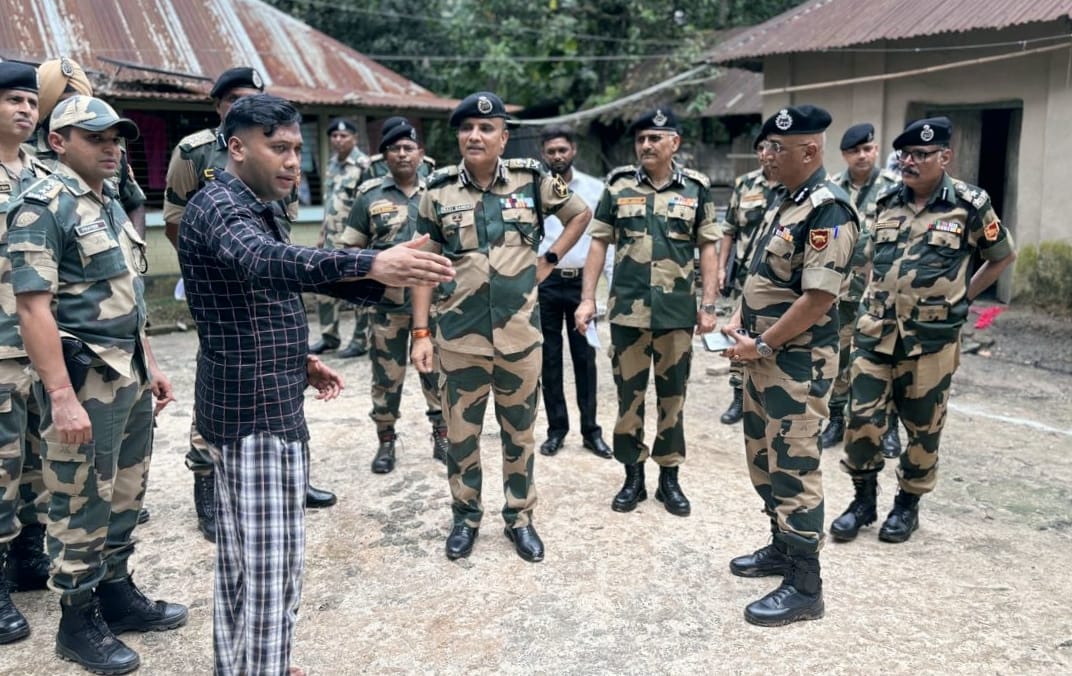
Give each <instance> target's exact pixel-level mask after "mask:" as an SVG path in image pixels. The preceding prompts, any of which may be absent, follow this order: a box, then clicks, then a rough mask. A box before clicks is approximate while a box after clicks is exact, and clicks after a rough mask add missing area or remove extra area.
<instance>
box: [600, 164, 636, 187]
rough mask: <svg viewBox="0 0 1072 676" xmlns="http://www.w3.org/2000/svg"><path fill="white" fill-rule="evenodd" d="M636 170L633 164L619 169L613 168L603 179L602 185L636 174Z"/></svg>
mask: <svg viewBox="0 0 1072 676" xmlns="http://www.w3.org/2000/svg"><path fill="white" fill-rule="evenodd" d="M636 171H637V168H636V165H635V164H624V165H622V166H620V167H615V168H613V169H611V170H610V173H608V174H607V178H606V179H604V181H603V182H604V183H607V184H608V185H609V184H610V183H613V182H614V181H616V180H618V179H619V178H620V177H622V176H626V175H633V174H636Z"/></svg>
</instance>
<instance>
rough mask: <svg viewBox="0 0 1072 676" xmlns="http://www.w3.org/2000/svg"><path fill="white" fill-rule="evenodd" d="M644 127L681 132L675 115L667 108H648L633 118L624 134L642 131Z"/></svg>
mask: <svg viewBox="0 0 1072 676" xmlns="http://www.w3.org/2000/svg"><path fill="white" fill-rule="evenodd" d="M645 129H665V130H667V131H673V132H678V133H680V132H681V128H680V127H678V126H677V116H676V115H674V111H672V110H670V109H669V108H656V109H655V110H649V111H648V112H646V113H644V114H643V115H641V116H640V117H638V118H637V119H635V120H633V123H632V124H630V125H629V128H628V129H626V130H625V134H626V136H633V135H634V134H636V133H637V132H638V131H644V130H645Z"/></svg>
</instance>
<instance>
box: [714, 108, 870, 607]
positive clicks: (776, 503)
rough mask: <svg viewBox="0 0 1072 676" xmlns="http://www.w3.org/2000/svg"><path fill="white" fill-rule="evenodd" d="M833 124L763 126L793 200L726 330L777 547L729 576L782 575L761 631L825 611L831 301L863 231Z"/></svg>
mask: <svg viewBox="0 0 1072 676" xmlns="http://www.w3.org/2000/svg"><path fill="white" fill-rule="evenodd" d="M828 126H830V114H829V113H827V112H826V111H825V110H823V109H821V108H816V107H814V106H810V105H801V106H796V107H791V108H783V109H781V110H780V111H778V113H776V114H775V115H772V116H771V117H770V118H768V119H767V120H766V122H764V124H763V133H764V134H765V135H766V138H767V145H766V148H765V153H766V156H767V161H768V163H769V164H768V166H769V168H770V172H771V177H772V178H773V179H774V180H776V181H778V182H779V183H781V184H782V185H784V186H785V189H786V191H787V192H786V195H785V197H784V198H783V199H782V200H780V202H779V203H778V204H777V205H776V206H775V207H773V208H771V209H770V210H769V211H768V212H767V215H766V217H765V218H764V220H763V224H762V225H761V226H760V231H759V233H758V234H757V236H758V237H760V239H759V240H757V243H756V254H755V256H754V257H753V259H752V266H751V268H750V270H749V275H748V278H747V280H746V281H745V285H744V292H743V293H742V295H741V307H740V309H739V310H738V312H737V313H735V314H734V316H733V318H732V319H731V320H730V322H729V324H728V325H727V326H726V327H724V328H723V332H724V333H725V334H726V335H728V336H731V337H733V338H734V339H736V341H737V342H736V344H735V345H734V346H732V347H730V348H729V349H727V350H726V352H725V355H726V356H727V357H729V358H731V359H736V360H740V361H743V362H744V363H745V383H744V393H745V399H744V441H745V451H746V456H747V463H748V472H749V476H750V477H751V479H752V485H753V486H754V487H755V489H756V492H757V493H759V496H760V497H761V498H762V499H763V508H764V511H765V512H766V513H767V515H768V516H769V517H770V521H771V532H772V533H773V534H774V541H773V543H772V544H770V545H768V546H766V547H763V548H762V549H760V550H758V551H756V552H754V553H752V554H749V555H746V556H739V557H737V558H735V559H733V560H732V561H731V562H730V571H731V572H732V573H733V574H734V575H739V576H742V577H760V576H766V575H782V576H784V577H783V579H782V583H781V585H780V586H779V587H778V588H777V589H775V590H774V591H772V592H771V593H769V594H767V595H766V596H764V597H763V598H761V599H759V600H758V601H755V602H753V603H751V604H749V605H748V607H747V608H745V611H744V616H745V619H746V620H748V621H749V622H751V623H753V624H758V625H761V626H777V625H782V624H788V623H790V622H795V621H797V620H814V619H818V618H820V617H822V616H823V612H824V605H823V591H822V578H821V575H820V567H819V549H820V547H821V546H822V542H823V526H824V524H823V482H822V471H821V469H820V464H819V460H820V451H819V427H820V425H821V423H822V420H823V419H824V418H826V416H827V400H828V399H829V397H830V384H831V382H832V381H833V378H834V376H835V375H837V351H838V316H837V309H836V308H835V307H834V301H835V300H836V299H837V296H838V293H839V291H840V290H841V287H842V284H843V282H844V280H845V276H846V275H847V274H848V269H849V259H850V258H851V256H852V250H853V246H854V245H855V244H856V238H857V236H858V229H859V225H858V218H857V216H856V211H855V210H854V209H853V207H852V203H851V202H850V201H849V196H848V195H847V194H845V192H844V191H843V190H841V189H840V188H838V187H837V186H835V185H832V184H830V183H829V182H828V181H827V180H826V170H825V169H824V168H823V131H825V130H826V128H827V127H828Z"/></svg>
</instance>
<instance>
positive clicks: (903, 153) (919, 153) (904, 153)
mask: <svg viewBox="0 0 1072 676" xmlns="http://www.w3.org/2000/svg"><path fill="white" fill-rule="evenodd" d="M942 150H943V148H936V149H934V150H919V149H918V148H917V149H915V150H898V151H897V159H898V160H899V161H901V162H904V161H905V160H907V159H908V158H909V157H911V158H912V161H913V162H915V163H916V164H919V163H920V162H926V161H927V158H928V157H930V156H931V155H936V154H938V153H940V152H942Z"/></svg>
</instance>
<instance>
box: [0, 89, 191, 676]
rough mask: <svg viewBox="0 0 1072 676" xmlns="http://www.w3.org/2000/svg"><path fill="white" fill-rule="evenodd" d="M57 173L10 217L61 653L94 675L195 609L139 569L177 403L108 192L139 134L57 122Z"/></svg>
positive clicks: (100, 124)
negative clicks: (155, 590) (154, 454)
mask: <svg viewBox="0 0 1072 676" xmlns="http://www.w3.org/2000/svg"><path fill="white" fill-rule="evenodd" d="M50 129H51V132H50V133H49V143H50V144H51V145H52V147H53V149H54V150H55V151H56V153H57V155H58V156H59V157H60V162H61V164H60V165H59V167H58V168H57V170H56V173H55V174H53V175H52V176H50V177H48V178H44V179H42V180H41V181H39V182H38V183H36V184H34V185H33V186H31V187H30V188H28V189H27V190H26V191H25V192H24V193H23V194H22V196H21V197H20V199H19V202H18V203H17V204H15V205H13V207H12V209H11V210H10V211H9V213H8V216H7V225H8V232H7V241H6V244H5V246H4V255H6V256H7V257H8V258H9V259H10V262H11V283H12V287H13V289H14V292H15V294H16V303H17V308H18V314H19V325H20V331H21V334H22V337H23V340H24V342H25V345H26V352H27V354H29V356H30V360H31V362H32V363H33V367H34V369H35V371H36V373H37V375H38V377H39V380H38V381H36V382H35V383H34V385H33V389H34V397H35V398H36V399H37V400H38V403H39V405H40V407H41V437H42V446H41V456H42V459H43V462H44V479H45V485H46V487H47V489H48V491H49V495H50V503H49V508H48V521H49V523H48V550H49V554H50V555H51V556H52V571H51V572H52V575H51V579H50V581H49V586H50V587H52V588H53V589H55V590H57V591H59V592H60V593H61V594H62V596H61V608H62V617H61V619H60V626H59V632H58V634H57V636H56V651H57V652H58V653H59V655H60V656H61V657H63V658H65V659H69V660H72V661H75V662H77V663H79V664H81V665H82V666H84V667H85V668H86V669H88V670H90V671H97V672H102V673H110V674H119V673H126V672H127V671H132V670H134V669H136V668H137V667H138V664H139V658H138V655H137V653H135V652H134V651H133V650H131V649H130V648H128V647H127V646H126V645H124V644H123V643H122V642H121V641H120V640H119V639H118V638H116V634H120V633H122V632H125V631H160V630H165V629H173V628H175V627H178V626H181V625H183V624H185V623H186V615H187V611H186V608H185V606H182V605H179V604H173V603H165V602H163V601H157V602H155V603H154V602H152V601H149V600H148V599H147V598H146V597H145V596H144V595H143V594H142V593H141V591H139V590H138V588H137V587H136V586H135V585H134V581H133V579H132V578H131V576H130V572H129V570H128V564H127V562H128V559H129V558H130V555H131V554H132V553H133V551H134V541H133V539H132V537H131V534H132V532H133V530H134V527H135V525H136V523H137V517H138V511H139V509H140V508H141V502H142V499H143V498H144V496H145V489H146V482H147V479H148V471H149V459H150V456H151V454H150V449H151V448H152V429H153V415H154V407H153V396H154V395H155V396H156V399H157V403H156V411H155V412H159V411H160V409H161V408H163V407H164V406H165V405H166V404H167V403H168V402H170V401H172V391H171V384H170V383H169V382H168V380H167V378H166V377H165V376H164V375H163V374H162V373H160V371H159V369H158V368H157V365H156V360H155V359H154V358H153V355H152V351H151V350H150V349H149V344H148V340H147V339H146V337H145V331H144V329H145V299H144V296H143V294H144V285H143V282H142V279H141V273H143V272H144V271H145V242H144V241H143V240H142V239H141V237H140V236H139V235H138V234H137V232H136V231H135V230H134V227H133V225H132V224H131V223H130V220H129V219H128V218H127V217H126V214H125V213H124V212H123V210H122V208H121V207H120V206H119V202H118V195H117V194H116V193H115V192H114V189H113V188H112V186H111V184H110V183H109V182H108V181H107V180H106V179H109V178H111V177H112V176H114V175H115V169H116V167H117V166H118V164H119V147H120V138H121V137H123V138H126V139H128V140H129V139H133V138H136V137H137V133H138V132H137V127H136V126H135V125H134V123H133V122H131V121H130V120H127V119H125V118H120V117H119V116H118V115H116V113H115V111H114V110H112V108H111V107H110V106H109V105H108V104H106V103H105V102H104V101H101V100H100V99H95V98H92V97H88V96H75V97H72V98H69V99H67V100H66V101H63V102H61V103H60V104H59V105H57V106H56V108H55V110H54V111H53V112H52V118H51V126H50Z"/></svg>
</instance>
